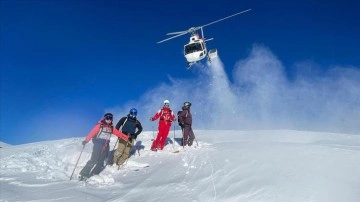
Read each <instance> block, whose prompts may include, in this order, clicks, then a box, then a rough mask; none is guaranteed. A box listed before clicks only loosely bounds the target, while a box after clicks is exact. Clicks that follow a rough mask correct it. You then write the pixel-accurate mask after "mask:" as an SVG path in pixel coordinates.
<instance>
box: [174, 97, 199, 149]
mask: <svg viewBox="0 0 360 202" xmlns="http://www.w3.org/2000/svg"><path fill="white" fill-rule="evenodd" d="M190 106H191V103H190V102H184V105H183V107H182V111H181V112H180V113H179V115H178V118H179V120H178V121H179V125H180V126H181V130H182V131H183V142H182V146H185V145H188V146H191V145H192V144H193V141H194V139H195V135H194V132H193V130H192V127H191V126H192V115H191V112H190Z"/></svg>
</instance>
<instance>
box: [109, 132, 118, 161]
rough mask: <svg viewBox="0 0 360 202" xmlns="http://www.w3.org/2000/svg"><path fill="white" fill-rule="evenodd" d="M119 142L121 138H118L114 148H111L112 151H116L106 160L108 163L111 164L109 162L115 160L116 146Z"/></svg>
mask: <svg viewBox="0 0 360 202" xmlns="http://www.w3.org/2000/svg"><path fill="white" fill-rule="evenodd" d="M118 142H119V138H118V139H117V140H116V142H115V145H114V148H113V149H112V150H111V151H114V152H113V153H112V155H111V154H110V157H108V160H107V161H106V165H109V162H112V161H113V158H114V153H115V147H116V145H117V143H118ZM111 151H110V153H111ZM108 156H109V155H108ZM109 158H110V160H109Z"/></svg>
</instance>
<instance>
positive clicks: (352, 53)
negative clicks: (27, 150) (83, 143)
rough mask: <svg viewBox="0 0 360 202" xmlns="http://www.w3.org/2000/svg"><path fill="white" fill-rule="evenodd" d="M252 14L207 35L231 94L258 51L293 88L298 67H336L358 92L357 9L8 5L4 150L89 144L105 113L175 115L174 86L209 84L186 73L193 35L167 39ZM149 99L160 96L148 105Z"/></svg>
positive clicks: (242, 4)
mask: <svg viewBox="0 0 360 202" xmlns="http://www.w3.org/2000/svg"><path fill="white" fill-rule="evenodd" d="M249 8H251V9H252V11H250V12H248V13H245V14H243V15H239V16H236V17H234V18H231V19H229V20H226V21H223V22H220V23H217V24H214V25H211V26H209V27H206V28H204V32H205V37H207V38H211V37H213V38H214V40H213V41H210V42H208V43H207V46H208V48H209V49H211V48H217V49H218V51H219V55H220V58H221V62H222V63H223V65H224V67H225V68H224V71H225V73H226V75H227V76H228V77H229V78H228V82H230V84H232V83H236V82H237V80H236V78H235V77H234V76H232V75H233V74H234V71H235V66H236V65H237V64H238V62H239V61H242V60H244V58H247V57H249V55H251V54H252V53H253V54H254V55H257V54H256V53H254V46H256V47H257V46H261V47H264V50H269V52H270V53H271V54H270V55H273V56H274V57H273V58H274V60H279V61H280V63H281V66H282V67H283V73H284V75H285V78H286V79H287V80H288V81H289V82H291V81H293V80H296V79H297V78H298V74H299V66H300V67H301V66H304V65H303V64H311V65H310V66H311V68H308V67H309V65H306V68H305V69H307V71H308V72H306V73H304V72H302V73H301V75H302V76H307V77H308V78H307V79H312V78H314V77H315V78H317V77H316V76H319V75H328V72H329V69H332V68H333V67H334V66H336V67H341V68H343V69H342V70H341V73H339V74H338V75H337V76H336V78H337V79H338V80H340V77H341V78H343V77H344V76H345V77H346V78H347V77H351V78H350V80H351V84H352V86H353V85H357V84H358V82H356V80H358V75H359V74H358V72H359V71H358V70H359V67H360V57H359V52H360V37H359V36H360V26H359V21H358V19H360V13H359V12H358V11H359V9H358V6H357V4H355V3H354V2H351V1H346V3H345V2H340V1H331V2H327V1H307V0H306V1H276V2H274V1H271V2H270V1H260V0H258V1H237V2H234V1H231V0H224V1H221V2H220V1H196V2H194V1H188V0H183V1H158V0H155V1H152V3H151V4H150V3H149V2H148V1H143V0H141V1H136V2H131V1H6V0H5V1H1V6H0V9H1V10H0V13H1V14H0V18H1V19H0V22H1V29H0V33H1V35H0V40H1V44H0V47H1V50H0V51H1V56H0V57H1V58H0V59H1V60H0V66H1V131H0V133H1V134H0V136H1V139H0V140H1V141H4V142H7V143H10V144H20V143H26V142H32V141H39V140H47V139H59V138H64V137H74V136H85V135H86V134H87V133H88V131H89V130H90V129H91V127H92V126H93V124H94V123H95V122H96V121H97V120H98V119H99V118H100V117H101V116H102V114H103V113H104V112H106V111H112V112H113V113H115V114H116V118H120V117H121V116H122V115H124V113H126V111H127V110H128V109H130V107H136V108H139V109H143V111H144V113H142V111H141V110H139V118H141V119H142V121H143V122H148V121H147V119H148V116H149V115H150V114H151V115H152V113H155V111H156V110H157V109H158V108H159V107H161V103H162V101H163V99H170V101H171V102H172V103H174V104H173V105H172V106H173V108H174V110H177V109H178V108H179V107H180V105H181V103H182V102H183V101H186V100H190V99H191V98H193V97H191V96H188V97H186V96H185V97H181V96H180V97H176V96H173V94H171V95H170V92H173V91H174V89H180V88H181V86H179V87H178V85H174V84H173V83H174V80H176V81H177V82H178V83H182V85H185V86H186V87H188V86H189V85H190V87H191V85H198V84H199V83H201V82H202V81H204V80H202V79H201V78H202V75H203V74H201V73H199V71H200V70H199V69H201V68H202V67H194V68H193V69H192V70H186V69H185V60H184V57H183V55H182V48H183V45H184V44H185V43H186V42H187V41H188V37H189V36H188V35H185V36H183V37H179V38H176V39H174V40H171V41H168V42H166V43H162V44H157V43H156V42H157V41H160V40H162V39H165V38H166V37H167V36H166V35H165V34H166V33H168V32H173V31H181V30H186V29H188V28H190V27H192V26H200V25H204V24H207V23H209V22H212V21H214V20H217V19H220V18H223V17H226V16H228V15H231V14H233V13H236V12H239V11H241V10H245V9H249ZM255 50H257V49H256V48H255ZM260 52H261V51H260ZM299 64H302V65H299ZM314 67H316V70H315V71H313V70H314ZM309 69H310V70H309ZM344 69H346V71H347V70H349V69H351V70H353V71H355V74H354V73H352V74H351V73H346V74H345V73H344V71H345V70H344ZM314 72H315V73H314ZM332 72H333V71H332ZM335 74H336V73H335ZM339 75H340V76H339ZM349 75H350V76H349ZM351 75H352V76H351ZM322 78H324V77H322ZM325 78H327V79H329V78H330V77H325ZM311 84H314V83H311ZM175 87H176V88H175ZM235 87H236V86H235ZM323 87H324V86H322V87H321V88H322V89H323ZM159 89H161V90H159ZM163 89H164V90H163ZM184 89H187V88H184ZM319 89H320V87H319ZM160 92H161V93H160ZM168 92H169V95H167V93H168ZM152 93H153V94H156V95H157V96H156V97H150V96H148V95H149V94H152ZM158 93H159V94H158ZM339 93H342V91H341V90H339ZM190 94H191V93H190ZM200 95H201V94H200ZM345 95H347V96H351V97H352V96H354V99H351V100H346V102H345V103H342V102H343V100H340V101H334V102H336V104H339V105H340V104H346V103H352V104H354V106H355V109H358V108H359V106H358V104H359V103H358V101H356V98H359V97H357V96H358V95H359V94H358V91H357V90H355V91H352V92H348V93H345ZM169 97H170V98H169ZM192 100H196V99H195V98H193V99H192ZM321 101H323V100H319V102H321ZM308 102H310V101H308ZM308 102H306V103H308ZM304 103H305V102H304ZM193 107H195V106H193ZM145 111H146V113H145ZM355 117H357V115H356V116H355ZM345 125H346V124H345ZM350 125H351V124H350ZM145 126H147V125H146V124H145ZM154 127H155V126H154V125H149V127H146V128H145V129H148V130H154ZM355 129H357V128H355ZM48 131H51V132H48ZM56 131H57V132H56ZM50 134H51V136H50Z"/></svg>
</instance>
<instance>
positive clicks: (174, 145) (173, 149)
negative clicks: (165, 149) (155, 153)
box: [173, 125, 175, 150]
mask: <svg viewBox="0 0 360 202" xmlns="http://www.w3.org/2000/svg"><path fill="white" fill-rule="evenodd" d="M174 149H175V125H174V141H173V150H174Z"/></svg>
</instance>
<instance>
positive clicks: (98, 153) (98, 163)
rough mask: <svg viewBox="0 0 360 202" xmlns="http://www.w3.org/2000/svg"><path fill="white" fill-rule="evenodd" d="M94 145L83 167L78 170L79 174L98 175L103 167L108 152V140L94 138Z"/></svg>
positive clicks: (86, 175)
mask: <svg viewBox="0 0 360 202" xmlns="http://www.w3.org/2000/svg"><path fill="white" fill-rule="evenodd" d="M92 141H93V143H94V147H93V150H92V153H91V157H90V160H89V161H88V162H87V163H86V165H85V167H84V168H83V169H82V170H81V171H80V175H81V176H85V177H91V176H93V175H98V174H99V173H100V172H101V171H102V170H103V169H104V167H105V166H104V160H105V158H106V156H107V154H108V152H109V141H108V140H105V139H100V138H94V139H93V140H92Z"/></svg>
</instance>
